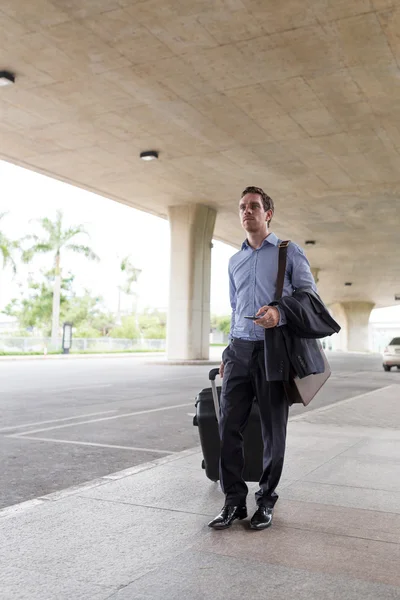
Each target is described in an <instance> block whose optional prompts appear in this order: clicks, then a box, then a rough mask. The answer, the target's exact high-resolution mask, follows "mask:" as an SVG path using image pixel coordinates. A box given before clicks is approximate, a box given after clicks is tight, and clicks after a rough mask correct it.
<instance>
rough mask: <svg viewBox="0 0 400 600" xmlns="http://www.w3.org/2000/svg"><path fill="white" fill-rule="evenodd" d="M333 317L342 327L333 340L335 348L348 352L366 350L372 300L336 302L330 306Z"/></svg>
mask: <svg viewBox="0 0 400 600" xmlns="http://www.w3.org/2000/svg"><path fill="white" fill-rule="evenodd" d="M329 308H330V310H331V313H332V316H333V318H334V319H335V320H336V321H337V322H338V323H339V325H340V326H341V327H342V330H341V331H340V333H339V334H338V336H337V337H336V340H335V348H336V349H337V350H343V351H345V352H346V351H348V352H368V351H369V350H370V347H369V335H368V332H369V328H368V324H369V317H370V314H371V311H372V309H373V308H374V304H373V303H372V302H340V303H339V302H338V303H336V304H332V305H331V306H330V307H329Z"/></svg>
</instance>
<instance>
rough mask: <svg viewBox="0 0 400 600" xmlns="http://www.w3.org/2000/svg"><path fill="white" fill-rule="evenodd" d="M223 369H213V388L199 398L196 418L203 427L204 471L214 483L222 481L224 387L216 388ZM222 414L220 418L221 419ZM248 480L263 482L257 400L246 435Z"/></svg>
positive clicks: (210, 377)
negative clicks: (221, 401)
mask: <svg viewBox="0 0 400 600" xmlns="http://www.w3.org/2000/svg"><path fill="white" fill-rule="evenodd" d="M218 373H219V369H211V371H210V374H209V379H210V381H211V388H205V389H204V390H202V391H201V392H200V394H199V395H198V396H197V398H196V415H195V417H194V419H193V425H196V426H197V427H198V428H199V435H200V443H201V447H202V450H203V456H204V460H203V464H202V466H203V468H204V469H205V471H206V475H207V477H208V478H209V479H211V481H218V479H219V458H220V442H219V434H218V421H217V418H218V417H219V398H220V395H221V388H220V387H216V384H215V378H216V376H217V375H218ZM217 415H218V417H217ZM243 440H244V457H245V466H244V472H243V478H244V480H245V481H259V479H260V477H261V473H262V457H263V443H262V436H261V425H260V415H259V412H258V405H257V403H256V401H255V400H254V401H253V406H252V409H251V413H250V417H249V420H248V423H247V426H246V429H245V430H244V432H243Z"/></svg>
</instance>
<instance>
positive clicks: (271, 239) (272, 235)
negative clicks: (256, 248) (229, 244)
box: [241, 233, 279, 250]
mask: <svg viewBox="0 0 400 600" xmlns="http://www.w3.org/2000/svg"><path fill="white" fill-rule="evenodd" d="M266 244H271V245H272V246H278V244H279V239H278V237H277V236H276V235H275V233H270V234H268V235H267V237H266V238H265V240H264V241H263V243H262V244H261V246H260V247H261V248H262V247H263V246H265V245H266ZM246 248H250V245H249V242H248V241H247V239H246V240H244V242H243V244H242V248H241V249H242V250H246Z"/></svg>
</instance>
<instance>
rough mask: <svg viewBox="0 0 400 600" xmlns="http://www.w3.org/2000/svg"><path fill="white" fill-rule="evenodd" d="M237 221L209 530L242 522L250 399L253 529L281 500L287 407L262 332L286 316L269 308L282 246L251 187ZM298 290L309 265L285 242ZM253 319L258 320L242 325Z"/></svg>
mask: <svg viewBox="0 0 400 600" xmlns="http://www.w3.org/2000/svg"><path fill="white" fill-rule="evenodd" d="M239 214H240V222H241V225H242V227H243V229H244V230H245V231H246V233H247V239H246V240H245V242H244V243H243V245H242V248H241V250H240V251H239V252H237V253H236V254H235V255H234V256H232V257H231V259H230V261H229V283H230V301H231V307H232V321H231V330H230V344H229V346H228V347H227V348H226V349H225V350H224V352H223V355H222V363H221V366H220V375H221V377H223V380H222V392H221V404H220V421H219V433H220V438H221V462H220V481H221V487H222V490H223V492H224V494H225V505H224V507H223V509H222V511H221V513H220V514H219V515H218V516H217V517H216V518H215V519H213V520H212V521H210V523H209V526H210V527H212V528H214V529H226V528H227V527H230V526H231V525H232V523H233V521H234V520H235V519H245V518H246V517H247V508H246V497H247V493H248V488H247V485H246V483H245V482H244V480H243V477H242V472H243V466H244V457H243V437H242V431H243V429H244V427H245V425H246V423H247V420H248V417H249V414H250V411H251V407H252V401H253V398H254V396H256V398H257V402H258V405H259V411H260V419H261V428H262V436H263V444H264V454H263V473H262V476H261V479H260V489H259V490H258V491H257V493H256V502H257V506H258V509H257V511H256V512H255V514H254V515H253V517H252V519H251V522H250V527H251V528H252V529H256V530H260V529H266V528H267V527H269V526H270V525H271V523H272V515H273V507H274V505H275V503H276V501H277V500H278V494H277V493H276V491H275V490H276V487H277V485H278V483H279V479H280V477H281V474H282V469H283V461H284V454H285V444H286V427H287V420H288V413H289V405H288V402H287V399H286V396H285V393H284V389H283V383H282V381H267V380H266V373H265V359H266V360H267V361H268V356H267V357H265V356H264V335H265V329H270V328H272V327H280V326H282V325H285V323H286V321H285V315H284V314H283V311H281V310H280V309H279V308H277V307H273V306H268V305H269V304H270V303H271V302H273V301H274V299H275V288H276V280H277V275H278V254H279V243H280V240H278V238H277V236H276V235H275V234H274V233H271V232H270V231H269V226H270V223H271V220H272V217H273V215H274V203H273V200H272V199H271V198H270V197H269V196H268V195H267V194H266V193H265V192H264V191H263V190H262V189H261V188H257V187H248V188H246V189H245V190H244V192H243V193H242V196H241V200H240V204H239ZM298 287H307V288H310V287H311V288H312V289H313V290H315V291H316V287H315V282H314V278H313V276H312V273H311V270H310V265H309V262H308V260H307V258H306V256H305V255H304V253H303V251H302V250H301V248H299V246H297V245H296V244H294V243H290V244H289V247H288V250H287V264H286V273H285V280H284V287H283V296H287V295H292V294H293V291H294V289H296V288H298ZM246 316H257V317H259V318H257V319H254V320H252V319H250V320H249V319H246V318H245V317H246Z"/></svg>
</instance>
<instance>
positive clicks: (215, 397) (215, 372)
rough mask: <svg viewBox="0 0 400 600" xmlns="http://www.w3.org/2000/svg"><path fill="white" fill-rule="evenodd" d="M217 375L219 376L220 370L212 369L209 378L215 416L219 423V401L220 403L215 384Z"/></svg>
mask: <svg viewBox="0 0 400 600" xmlns="http://www.w3.org/2000/svg"><path fill="white" fill-rule="evenodd" d="M217 375H219V369H211V371H210V373H209V375H208V377H209V379H210V381H211V391H212V397H213V401H214V408H215V415H216V417H217V421H219V401H218V392H217V386H216V384H215V378H216V376H217Z"/></svg>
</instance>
